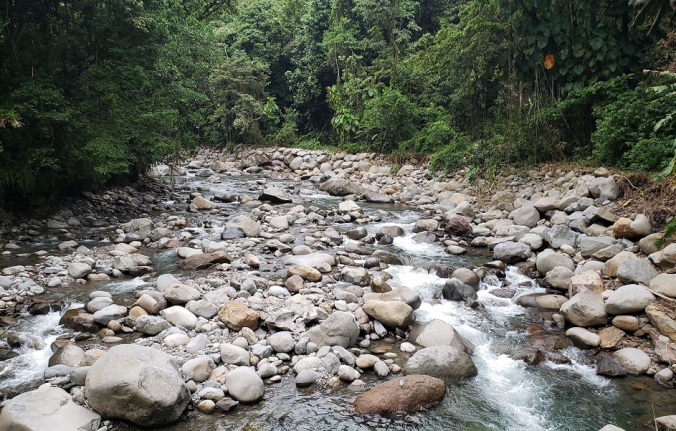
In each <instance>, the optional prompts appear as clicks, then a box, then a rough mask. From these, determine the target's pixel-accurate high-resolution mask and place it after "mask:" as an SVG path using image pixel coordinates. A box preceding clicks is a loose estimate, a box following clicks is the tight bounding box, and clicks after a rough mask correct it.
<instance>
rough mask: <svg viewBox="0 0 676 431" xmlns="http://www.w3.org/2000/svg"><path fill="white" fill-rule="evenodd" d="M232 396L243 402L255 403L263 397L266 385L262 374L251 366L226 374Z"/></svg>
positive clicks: (227, 384)
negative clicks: (261, 376)
mask: <svg viewBox="0 0 676 431" xmlns="http://www.w3.org/2000/svg"><path fill="white" fill-rule="evenodd" d="M225 386H227V387H228V393H229V394H230V396H231V397H232V398H233V399H234V400H236V401H239V402H242V403H253V402H255V401H258V400H260V399H261V398H263V395H264V394H265V385H264V384H263V380H262V379H261V378H260V376H259V375H258V374H257V373H256V371H254V370H253V369H252V368H249V367H239V368H235V369H234V370H232V371H230V372H229V373H228V374H227V375H226V376H225Z"/></svg>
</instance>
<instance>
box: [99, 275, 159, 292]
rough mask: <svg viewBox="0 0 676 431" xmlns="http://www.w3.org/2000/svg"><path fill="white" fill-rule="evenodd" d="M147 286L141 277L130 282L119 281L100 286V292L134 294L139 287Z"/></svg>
mask: <svg viewBox="0 0 676 431" xmlns="http://www.w3.org/2000/svg"><path fill="white" fill-rule="evenodd" d="M145 284H148V283H147V282H146V281H144V280H143V279H142V278H141V277H136V278H132V279H131V280H120V281H113V282H110V283H106V284H105V285H103V286H101V290H105V291H107V292H110V293H113V294H115V293H129V292H135V291H136V290H137V289H138V288H139V287H141V286H143V285H145Z"/></svg>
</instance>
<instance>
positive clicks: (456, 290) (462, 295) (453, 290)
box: [441, 278, 477, 301]
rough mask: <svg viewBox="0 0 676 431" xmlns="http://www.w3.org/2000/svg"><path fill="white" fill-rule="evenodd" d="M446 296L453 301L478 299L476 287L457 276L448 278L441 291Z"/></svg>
mask: <svg viewBox="0 0 676 431" xmlns="http://www.w3.org/2000/svg"><path fill="white" fill-rule="evenodd" d="M441 293H442V295H443V296H444V298H446V299H448V300H451V301H467V300H475V299H477V293H476V289H474V287H472V286H470V285H467V284H465V283H463V282H462V281H460V280H458V279H457V278H451V279H449V280H446V283H444V287H443V289H442V291H441Z"/></svg>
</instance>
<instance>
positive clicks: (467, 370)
mask: <svg viewBox="0 0 676 431" xmlns="http://www.w3.org/2000/svg"><path fill="white" fill-rule="evenodd" d="M477 372H478V371H477V368H476V365H474V362H473V361H472V358H470V356H469V355H468V354H467V353H465V352H463V350H462V349H459V348H457V347H451V346H432V347H425V348H424V349H421V350H418V351H417V352H415V353H414V354H413V356H411V357H410V358H409V360H408V361H406V363H405V364H404V374H405V375H411V374H424V375H426V376H432V377H437V378H440V379H449V380H462V379H468V378H470V377H474V376H476V375H477Z"/></svg>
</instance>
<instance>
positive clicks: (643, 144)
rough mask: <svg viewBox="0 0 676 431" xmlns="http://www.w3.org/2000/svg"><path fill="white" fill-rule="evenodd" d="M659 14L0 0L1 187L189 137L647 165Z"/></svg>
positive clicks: (670, 103)
mask: <svg viewBox="0 0 676 431" xmlns="http://www.w3.org/2000/svg"><path fill="white" fill-rule="evenodd" d="M673 14H674V4H673V1H671V0H594V1H589V2H570V1H563V0H549V1H544V0H249V1H246V2H243V1H241V2H238V3H234V2H233V3H231V2H230V1H229V0H106V1H103V2H102V1H98V0H77V1H76V0H60V1H52V0H35V1H30V2H27V1H20V0H9V1H6V2H3V3H2V4H0V15H1V17H2V18H1V20H0V194H1V193H3V192H5V193H10V194H19V195H31V194H34V193H41V194H50V193H56V192H59V191H63V189H68V188H78V187H91V186H96V185H98V184H104V183H106V182H107V181H110V180H111V179H116V178H120V177H125V176H130V175H134V174H136V173H138V172H141V171H143V170H144V169H146V168H147V167H148V166H150V165H151V164H152V163H153V162H155V161H156V160H158V159H159V158H161V157H165V156H168V155H171V154H173V153H175V152H176V151H177V150H178V149H180V148H183V147H186V146H191V145H194V144H197V143H203V144H209V145H232V144H240V143H244V144H272V145H287V146H290V145H300V146H305V147H307V148H317V147H320V146H333V147H337V148H341V149H344V150H348V151H360V150H374V151H381V152H386V153H391V154H393V155H394V157H396V158H399V159H404V158H406V157H408V156H413V155H416V156H417V155H430V154H434V155H435V156H434V165H435V166H437V167H439V168H447V169H452V168H456V167H465V166H470V167H473V171H474V172H476V171H477V170H481V169H485V168H490V167H495V166H499V165H500V164H502V163H505V162H510V163H519V162H541V161H549V160H560V159H565V158H571V157H574V158H582V159H585V158H588V159H594V160H595V161H597V162H599V163H605V164H609V165H614V166H617V167H620V168H625V169H632V170H642V171H659V170H663V169H665V168H667V166H668V164H669V162H670V161H671V160H672V158H673V156H674V151H675V148H674V146H675V145H676V144H675V143H674V135H675V133H674V132H675V129H674V127H675V126H674V124H673V121H672V117H673V115H674V112H676V98H674V97H666V95H668V94H672V93H673V88H672V87H669V86H670V85H671V84H673V82H674V81H673V75H668V74H667V75H665V74H658V73H644V70H655V69H660V68H663V67H666V65H665V64H664V63H661V59H662V58H668V57H669V55H672V54H673V53H672V54H667V55H666V56H665V53H664V52H663V51H664V47H665V46H668V44H664V43H662V44H660V43H659V42H660V41H661V40H664V38H665V37H666V35H667V30H668V28H669V27H670V24H671V23H672V22H673V18H674V16H673ZM660 47H662V48H660ZM671 58H673V56H672V57H671ZM670 92H671V93H670ZM658 123H659V126H658V127H656V125H658Z"/></svg>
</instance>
